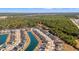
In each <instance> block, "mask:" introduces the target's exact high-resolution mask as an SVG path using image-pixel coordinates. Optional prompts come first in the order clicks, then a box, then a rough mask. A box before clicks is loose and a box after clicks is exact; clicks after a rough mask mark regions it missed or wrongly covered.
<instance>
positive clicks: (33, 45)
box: [25, 32, 38, 51]
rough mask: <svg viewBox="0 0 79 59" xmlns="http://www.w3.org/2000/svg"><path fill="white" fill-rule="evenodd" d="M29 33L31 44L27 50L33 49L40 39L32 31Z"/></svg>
mask: <svg viewBox="0 0 79 59" xmlns="http://www.w3.org/2000/svg"><path fill="white" fill-rule="evenodd" d="M28 35H29V37H30V44H29V46H28V47H27V49H26V50H25V51H33V50H34V49H35V47H36V46H37V44H38V41H37V39H36V38H35V37H34V35H33V34H32V33H31V32H28Z"/></svg>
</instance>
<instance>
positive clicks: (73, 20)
mask: <svg viewBox="0 0 79 59" xmlns="http://www.w3.org/2000/svg"><path fill="white" fill-rule="evenodd" d="M70 20H71V21H72V22H73V23H74V24H75V25H76V26H77V27H78V29H79V25H78V24H77V23H76V21H75V20H76V19H70Z"/></svg>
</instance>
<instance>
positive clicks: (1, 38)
mask: <svg viewBox="0 0 79 59" xmlns="http://www.w3.org/2000/svg"><path fill="white" fill-rule="evenodd" d="M7 36H8V34H3V35H0V45H1V44H3V43H5V42H6V39H7Z"/></svg>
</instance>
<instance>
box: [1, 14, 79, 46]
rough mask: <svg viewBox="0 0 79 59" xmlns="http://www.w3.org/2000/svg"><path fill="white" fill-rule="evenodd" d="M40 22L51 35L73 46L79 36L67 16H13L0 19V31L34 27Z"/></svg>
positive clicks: (78, 32)
mask: <svg viewBox="0 0 79 59" xmlns="http://www.w3.org/2000/svg"><path fill="white" fill-rule="evenodd" d="M39 22H41V23H42V24H43V25H45V26H47V27H49V29H50V31H51V32H52V33H56V34H55V35H57V36H58V37H60V38H61V39H62V40H64V41H65V42H67V43H68V44H70V45H72V46H75V45H76V44H77V43H76V41H75V39H77V36H78V35H79V29H78V28H77V27H76V26H75V25H74V24H73V23H72V22H71V21H70V20H69V17H68V16H62V15H60V16H59V15H38V16H36V15H34V16H22V17H21V16H20V17H19V16H14V17H8V18H6V19H0V30H2V29H15V28H25V27H35V26H37V24H38V23H39Z"/></svg>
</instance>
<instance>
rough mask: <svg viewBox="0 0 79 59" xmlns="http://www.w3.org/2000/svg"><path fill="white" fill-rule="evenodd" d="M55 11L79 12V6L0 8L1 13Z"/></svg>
mask: <svg viewBox="0 0 79 59" xmlns="http://www.w3.org/2000/svg"><path fill="white" fill-rule="evenodd" d="M10 12H14V13H15V12H16V13H54V12H79V8H0V13H10Z"/></svg>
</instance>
